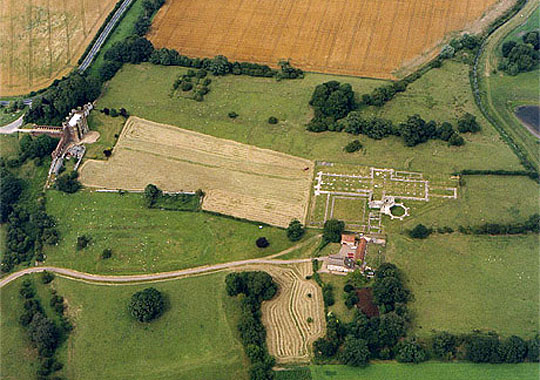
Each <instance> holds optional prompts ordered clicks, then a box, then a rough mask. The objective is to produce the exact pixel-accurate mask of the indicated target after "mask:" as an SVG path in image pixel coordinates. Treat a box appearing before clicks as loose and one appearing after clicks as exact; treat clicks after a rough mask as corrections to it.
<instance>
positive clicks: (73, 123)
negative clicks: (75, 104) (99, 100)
mask: <svg viewBox="0 0 540 380" xmlns="http://www.w3.org/2000/svg"><path fill="white" fill-rule="evenodd" d="M81 117H82V115H81V114H80V113H75V114H74V115H73V116H72V117H71V119H69V121H68V124H69V126H70V127H74V126H76V125H77V122H78V121H79V120H80V119H81Z"/></svg>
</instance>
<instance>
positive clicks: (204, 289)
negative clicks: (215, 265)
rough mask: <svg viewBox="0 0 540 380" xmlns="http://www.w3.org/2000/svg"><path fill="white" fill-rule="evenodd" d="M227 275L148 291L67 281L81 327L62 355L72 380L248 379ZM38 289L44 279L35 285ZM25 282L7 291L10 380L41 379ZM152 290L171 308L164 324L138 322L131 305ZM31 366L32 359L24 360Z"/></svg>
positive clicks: (60, 287) (61, 283)
mask: <svg viewBox="0 0 540 380" xmlns="http://www.w3.org/2000/svg"><path fill="white" fill-rule="evenodd" d="M224 278H225V274H224V273H217V274H212V275H207V276H201V277H195V278H186V279H181V280H173V281H167V282H159V283H154V284H151V285H149V284H146V285H123V286H104V285H90V284H86V283H82V282H78V281H74V280H68V279H63V278H59V277H58V276H57V277H56V278H55V280H54V281H53V282H52V283H51V286H53V287H54V288H55V289H56V290H57V291H58V294H60V295H62V296H64V297H65V299H66V301H67V304H68V309H67V312H68V315H69V317H70V319H71V321H72V322H73V324H74V326H75V328H74V330H73V331H72V332H71V334H70V335H69V339H68V341H67V342H66V343H64V344H63V345H62V347H61V350H60V355H59V356H60V361H61V362H63V363H64V365H65V368H64V369H63V370H62V375H63V376H65V377H66V378H69V379H80V380H86V379H122V380H124V379H137V380H145V379H152V380H153V379H164V380H168V379H171V380H172V379H174V380H180V379H195V378H200V379H223V380H226V379H238V380H243V379H247V373H246V372H247V371H246V368H247V367H248V364H247V361H246V359H245V357H244V354H243V348H242V345H241V343H240V342H239V340H238V337H237V331H236V323H237V319H238V317H239V307H238V304H237V301H236V300H235V299H233V298H230V297H228V296H227V295H226V293H225V287H224ZM35 282H36V283H38V282H39V281H38V279H36V281H35ZM20 283H21V280H17V281H15V282H13V283H11V284H9V285H8V286H6V287H5V288H3V289H2V292H1V295H2V319H1V322H0V323H1V326H2V330H1V331H2V332H1V334H2V345H1V346H0V352H1V355H0V357H1V359H0V360H1V364H2V378H3V379H23V378H24V379H31V378H33V377H34V373H35V372H34V370H35V368H34V366H35V364H34V362H33V361H34V360H35V356H34V354H33V353H32V351H31V350H30V349H29V346H28V344H27V342H26V341H25V340H24V335H23V330H22V329H21V328H20V327H19V325H18V322H17V318H18V315H19V313H20V308H22V304H21V303H20V299H19V296H18V290H19V287H20ZM148 286H153V287H155V288H157V289H158V290H160V291H161V292H163V293H164V294H165V296H166V299H167V309H166V311H165V313H164V314H163V315H162V316H161V317H160V318H159V319H157V320H155V321H153V322H151V323H149V324H142V323H139V322H136V321H135V320H133V319H132V318H131V317H130V315H129V313H128V311H127V304H128V302H129V298H130V297H131V295H132V294H133V293H135V292H136V291H139V290H141V289H143V288H146V287H148ZM22 359H28V360H22Z"/></svg>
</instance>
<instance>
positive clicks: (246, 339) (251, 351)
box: [225, 272, 278, 380]
mask: <svg viewBox="0 0 540 380" xmlns="http://www.w3.org/2000/svg"><path fill="white" fill-rule="evenodd" d="M225 285H226V290H227V294H228V295H229V296H231V297H235V296H240V297H239V301H240V308H241V315H240V320H239V322H238V326H237V327H238V331H239V333H240V339H241V340H242V344H243V345H244V351H245V353H246V355H247V357H248V358H249V361H250V363H251V367H250V369H249V377H250V379H251V380H267V379H272V378H273V372H272V367H273V366H274V364H275V359H274V358H273V357H272V356H271V355H270V354H269V353H268V348H267V346H266V330H265V328H264V325H263V323H262V321H261V315H262V313H261V304H262V302H263V301H268V300H270V299H272V298H273V297H274V296H275V294H276V293H277V289H278V286H277V284H276V283H275V282H274V280H273V279H272V277H271V276H270V275H269V274H268V273H266V272H238V273H229V274H228V275H227V277H226V278H225Z"/></svg>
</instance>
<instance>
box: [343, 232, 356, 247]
mask: <svg viewBox="0 0 540 380" xmlns="http://www.w3.org/2000/svg"><path fill="white" fill-rule="evenodd" d="M341 244H351V245H354V244H356V236H355V235H354V234H341Z"/></svg>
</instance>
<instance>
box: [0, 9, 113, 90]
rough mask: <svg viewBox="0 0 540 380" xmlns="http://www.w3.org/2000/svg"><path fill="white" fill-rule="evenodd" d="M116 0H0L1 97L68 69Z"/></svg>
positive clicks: (39, 85)
mask: <svg viewBox="0 0 540 380" xmlns="http://www.w3.org/2000/svg"><path fill="white" fill-rule="evenodd" d="M116 1H117V0H99V1H95V0H20V1H16V0H4V1H2V4H1V5H0V36H1V38H0V96H11V95H21V94H26V93H28V92H30V91H32V90H38V89H40V88H43V87H46V86H48V85H49V84H50V83H52V81H53V80H54V79H56V78H60V77H61V76H62V75H65V74H67V73H68V72H69V71H70V70H71V69H73V68H74V67H75V66H76V65H77V61H78V59H79V57H80V56H81V55H82V53H83V52H84V50H85V49H86V47H87V45H88V44H89V43H90V41H92V39H93V38H94V35H95V34H96V33H97V31H98V29H99V28H100V27H101V25H102V24H103V22H104V21H105V18H106V17H107V15H108V14H109V12H110V11H111V10H112V9H113V7H114V5H115V3H116Z"/></svg>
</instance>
